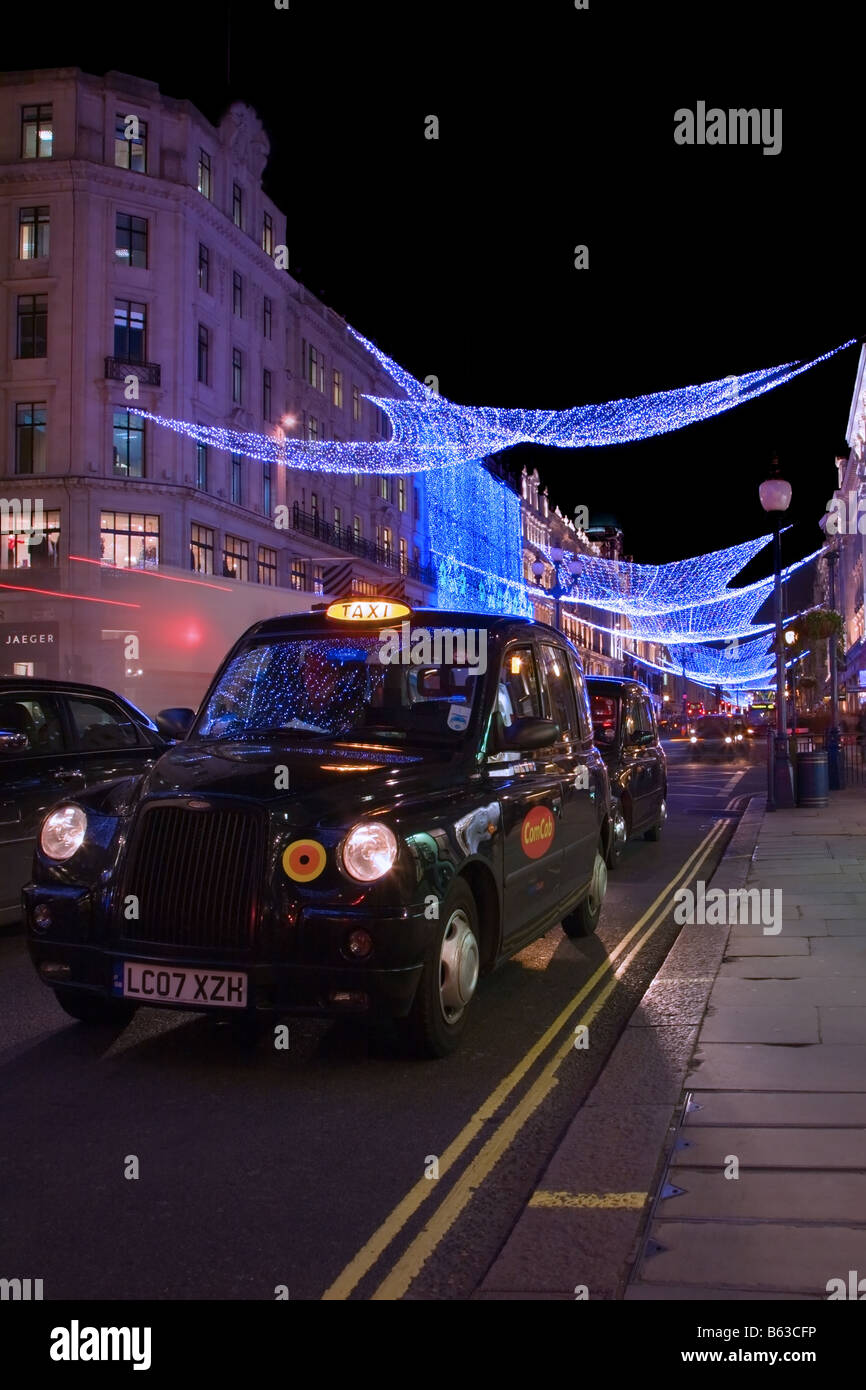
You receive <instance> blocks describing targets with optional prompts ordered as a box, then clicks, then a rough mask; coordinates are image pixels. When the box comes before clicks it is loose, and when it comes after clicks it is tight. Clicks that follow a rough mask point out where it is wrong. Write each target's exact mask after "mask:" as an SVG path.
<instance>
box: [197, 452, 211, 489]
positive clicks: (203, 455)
mask: <svg viewBox="0 0 866 1390" xmlns="http://www.w3.org/2000/svg"><path fill="white" fill-rule="evenodd" d="M207 472H208V460H207V445H206V444H196V446H195V485H196V487H197V488H198V490H199V492H207Z"/></svg>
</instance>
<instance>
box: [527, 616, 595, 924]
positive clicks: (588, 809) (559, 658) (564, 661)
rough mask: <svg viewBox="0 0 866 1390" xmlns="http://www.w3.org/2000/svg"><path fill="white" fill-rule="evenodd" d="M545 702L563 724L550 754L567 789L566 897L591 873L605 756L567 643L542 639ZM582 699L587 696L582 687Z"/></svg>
mask: <svg viewBox="0 0 866 1390" xmlns="http://www.w3.org/2000/svg"><path fill="white" fill-rule="evenodd" d="M537 655H538V673H539V678H540V681H541V702H542V707H543V711H544V717H545V719H552V720H553V721H554V723H555V724H558V725H559V729H560V737H559V739H558V741H557V742H556V743H555V744H552V745H551V748H550V757H551V761H552V763H553V764H554V766H555V767H556V770H557V772H558V774H559V779H560V787H561V790H562V813H561V817H560V819H561V825H562V833H561V837H560V843H561V846H562V855H563V862H562V891H563V894H564V895H565V896H566V897H567V896H568V895H569V894H570V893H575V892H576V891H577V889H579V888H582V887H583V886H584V885H585V884H587V883H588V882H589V880H590V879H591V878H592V871H593V865H594V864H595V852H596V848H597V847H598V841H599V824H600V809H599V798H600V796H601V797H603V795H604V771H603V768H602V764H601V756H600V754H599V753H598V752H597V750H596V749H595V748H594V747H593V743H592V733H591V729H590V726H589V725H588V723H587V721H586V714H585V704H584V719H583V722H582V723H581V721H580V719H579V715H578V707H577V698H576V692H575V686H574V679H573V676H574V674H575V672H573V670H572V666H571V664H570V662H569V659H568V653H567V651H566V649H565V648H564V647H561V646H559V645H558V644H557V643H555V642H552V641H551V642H547V641H541V640H540V639H539V640H538V642H537ZM580 699H581V701H582V702H584V701H585V696H584V692H583V688H582V687H581V689H580Z"/></svg>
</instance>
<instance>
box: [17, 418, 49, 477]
mask: <svg viewBox="0 0 866 1390" xmlns="http://www.w3.org/2000/svg"><path fill="white" fill-rule="evenodd" d="M47 420H48V407H47V405H46V403H45V401H28V402H27V403H26V404H24V405H16V407H15V472H16V473H44V472H45V427H46V424H47Z"/></svg>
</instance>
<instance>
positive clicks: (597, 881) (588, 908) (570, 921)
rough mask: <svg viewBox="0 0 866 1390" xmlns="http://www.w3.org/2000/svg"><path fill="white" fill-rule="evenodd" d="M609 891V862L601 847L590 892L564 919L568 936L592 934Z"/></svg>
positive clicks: (597, 853) (597, 855)
mask: <svg viewBox="0 0 866 1390" xmlns="http://www.w3.org/2000/svg"><path fill="white" fill-rule="evenodd" d="M606 892H607V864H606V863H605V861H604V858H603V856H602V853H601V848H599V849H597V850H596V852H595V864H594V866H593V870H592V883H591V884H590V887H589V892H588V893H587V895H586V897H585V898H584V900H583V902H582V903H579V904H578V906H577V907H576V908H575V909H574V911H573V912H569V914H568V916H567V917H563V919H562V930H563V931H564V932H565V934H566V936H570V937H581V936H591V935H592V933H593V932H594V931H595V929H596V927H597V926H598V921H599V918H600V917H601V909H602V904H603V903H604V895H605V893H606Z"/></svg>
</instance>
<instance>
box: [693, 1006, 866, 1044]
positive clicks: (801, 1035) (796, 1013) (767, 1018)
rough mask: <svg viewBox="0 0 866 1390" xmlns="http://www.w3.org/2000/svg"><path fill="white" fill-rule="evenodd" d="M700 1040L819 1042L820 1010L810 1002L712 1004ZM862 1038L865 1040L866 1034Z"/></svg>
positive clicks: (708, 1041) (706, 1041)
mask: <svg viewBox="0 0 866 1390" xmlns="http://www.w3.org/2000/svg"><path fill="white" fill-rule="evenodd" d="M855 1012H856V1011H855ZM701 1041H702V1042H705V1043H711V1042H732V1043H734V1042H752V1043H755V1042H757V1043H817V1042H820V1041H821V1036H820V1034H819V1032H818V1010H817V1009H816V1008H815V1007H814V1005H810V1004H799V1005H796V1006H794V1007H790V1006H789V1005H777V1006H776V1007H775V1008H762V1007H760V1006H759V1005H754V1004H749V1005H746V1006H744V1007H734V1006H731V1005H723V1006H722V1007H721V1008H719V1007H718V1005H712V1006H711V1010H710V1013H709V1014H708V1016H707V1018H706V1019H705V1020H704V1024H703V1027H702V1028H701ZM825 1041H829V1039H825ZM862 1041H863V1042H866V1037H864V1038H863V1039H862Z"/></svg>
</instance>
